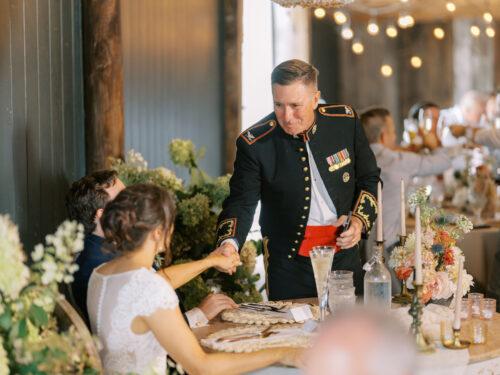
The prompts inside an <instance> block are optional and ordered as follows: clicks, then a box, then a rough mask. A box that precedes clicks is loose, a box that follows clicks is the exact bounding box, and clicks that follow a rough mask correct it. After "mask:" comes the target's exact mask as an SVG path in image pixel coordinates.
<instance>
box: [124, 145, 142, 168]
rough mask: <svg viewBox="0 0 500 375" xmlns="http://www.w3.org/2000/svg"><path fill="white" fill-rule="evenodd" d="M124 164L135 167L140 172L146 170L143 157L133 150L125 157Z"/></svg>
mask: <svg viewBox="0 0 500 375" xmlns="http://www.w3.org/2000/svg"><path fill="white" fill-rule="evenodd" d="M125 163H127V164H129V165H130V166H133V167H136V168H137V169H139V170H140V171H142V170H146V169H148V162H147V161H146V160H144V157H143V156H142V155H141V153H140V152H137V151H135V150H134V149H132V150H129V151H128V152H127V154H126V155H125Z"/></svg>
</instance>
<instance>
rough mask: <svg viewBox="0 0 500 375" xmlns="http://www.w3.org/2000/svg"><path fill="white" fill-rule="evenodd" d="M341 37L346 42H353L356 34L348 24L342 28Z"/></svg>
mask: <svg viewBox="0 0 500 375" xmlns="http://www.w3.org/2000/svg"><path fill="white" fill-rule="evenodd" d="M340 36H341V37H342V38H343V39H345V40H351V39H352V38H353V37H354V32H353V31H352V29H351V26H349V25H347V24H346V25H344V26H342V31H341V32H340Z"/></svg>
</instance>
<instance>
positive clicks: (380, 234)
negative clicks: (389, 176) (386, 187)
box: [377, 181, 384, 242]
mask: <svg viewBox="0 0 500 375" xmlns="http://www.w3.org/2000/svg"><path fill="white" fill-rule="evenodd" d="M377 206H378V216H377V241H378V242H382V241H383V240H384V225H383V222H382V184H381V182H380V181H379V182H378V185H377Z"/></svg>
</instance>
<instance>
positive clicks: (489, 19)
mask: <svg viewBox="0 0 500 375" xmlns="http://www.w3.org/2000/svg"><path fill="white" fill-rule="evenodd" d="M483 19H484V22H486V23H491V22H492V21H493V16H492V15H491V13H490V12H484V13H483Z"/></svg>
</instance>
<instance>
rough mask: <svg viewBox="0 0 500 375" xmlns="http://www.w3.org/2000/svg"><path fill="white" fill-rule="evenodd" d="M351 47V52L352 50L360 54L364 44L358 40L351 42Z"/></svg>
mask: <svg viewBox="0 0 500 375" xmlns="http://www.w3.org/2000/svg"><path fill="white" fill-rule="evenodd" d="M351 48H352V52H354V53H355V54H356V55H361V54H362V53H363V52H364V50H365V46H363V43H361V42H360V41H359V40H357V41H355V42H354V43H352V47H351Z"/></svg>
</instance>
